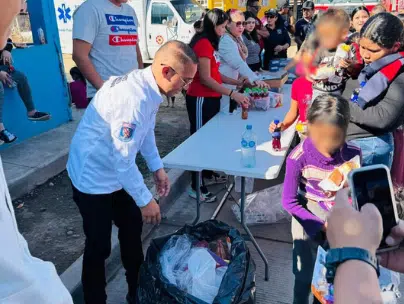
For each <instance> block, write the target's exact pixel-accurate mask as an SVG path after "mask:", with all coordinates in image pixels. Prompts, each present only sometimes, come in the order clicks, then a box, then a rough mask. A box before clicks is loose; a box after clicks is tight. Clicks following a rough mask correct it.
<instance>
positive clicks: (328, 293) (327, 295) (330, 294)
mask: <svg viewBox="0 0 404 304" xmlns="http://www.w3.org/2000/svg"><path fill="white" fill-rule="evenodd" d="M326 255H327V252H326V251H325V250H324V249H323V247H321V246H318V249H317V258H316V264H315V265H314V271H313V279H312V281H311V292H312V293H313V296H314V297H315V298H316V299H317V300H319V301H320V303H321V304H332V303H334V287H333V285H332V284H328V283H327V279H326V272H327V268H325V257H326Z"/></svg>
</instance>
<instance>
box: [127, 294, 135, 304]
mask: <svg viewBox="0 0 404 304" xmlns="http://www.w3.org/2000/svg"><path fill="white" fill-rule="evenodd" d="M126 302H128V304H136V297H133V296H130V295H129V294H127V295H126Z"/></svg>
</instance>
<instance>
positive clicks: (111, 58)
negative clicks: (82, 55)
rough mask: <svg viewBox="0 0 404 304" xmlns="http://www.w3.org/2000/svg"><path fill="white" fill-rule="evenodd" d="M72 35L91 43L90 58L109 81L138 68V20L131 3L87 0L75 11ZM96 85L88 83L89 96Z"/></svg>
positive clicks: (104, 78) (91, 95)
mask: <svg viewBox="0 0 404 304" xmlns="http://www.w3.org/2000/svg"><path fill="white" fill-rule="evenodd" d="M73 20H74V22H73V39H79V40H83V41H86V42H88V43H90V44H91V45H92V48H91V51H90V59H91V61H92V63H93V65H94V67H95V69H96V70H97V72H98V74H100V76H101V78H102V79H103V80H104V81H106V80H108V79H109V78H110V77H111V76H121V75H125V74H127V73H128V72H130V71H132V70H133V69H137V68H138V62H137V56H136V45H137V43H138V26H139V23H138V20H137V17H136V13H135V11H134V9H133V8H132V7H131V6H130V5H128V4H125V3H124V4H122V5H121V6H120V7H119V6H116V5H114V4H112V3H111V2H110V1H109V0H87V1H85V2H84V3H83V4H82V5H81V6H80V7H79V8H78V9H77V10H76V12H75V13H74V16H73ZM95 93H96V89H95V88H94V87H93V86H92V85H91V84H89V83H87V97H94V95H95Z"/></svg>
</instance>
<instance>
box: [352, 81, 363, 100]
mask: <svg viewBox="0 0 404 304" xmlns="http://www.w3.org/2000/svg"><path fill="white" fill-rule="evenodd" d="M365 85H366V82H365V81H362V82H361V84H360V87H359V88H356V89H355V90H354V91H353V92H352V95H351V102H353V103H358V98H359V94H360V92H361V90H362V88H363V87H364V86H365Z"/></svg>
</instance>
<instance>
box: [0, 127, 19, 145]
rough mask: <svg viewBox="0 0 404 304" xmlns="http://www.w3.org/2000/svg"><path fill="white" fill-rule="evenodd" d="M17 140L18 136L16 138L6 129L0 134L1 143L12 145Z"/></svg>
mask: <svg viewBox="0 0 404 304" xmlns="http://www.w3.org/2000/svg"><path fill="white" fill-rule="evenodd" d="M16 139H17V136H15V135H14V134H13V133H11V132H10V131H8V130H7V129H4V130H3V131H1V132H0V141H2V142H3V143H6V144H9V143H12V142H13V141H15V140H16Z"/></svg>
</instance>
